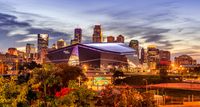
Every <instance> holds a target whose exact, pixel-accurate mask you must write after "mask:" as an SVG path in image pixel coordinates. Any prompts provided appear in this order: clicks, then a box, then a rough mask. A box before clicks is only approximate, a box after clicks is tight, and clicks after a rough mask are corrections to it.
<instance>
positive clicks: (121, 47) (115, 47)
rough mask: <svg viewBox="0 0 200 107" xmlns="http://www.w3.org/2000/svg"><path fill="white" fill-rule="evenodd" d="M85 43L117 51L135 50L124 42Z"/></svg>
mask: <svg viewBox="0 0 200 107" xmlns="http://www.w3.org/2000/svg"><path fill="white" fill-rule="evenodd" d="M83 45H86V46H89V47H92V48H96V49H100V50H104V51H110V52H117V53H132V52H135V50H134V49H133V48H130V47H128V46H127V45H125V44H123V43H90V44H83Z"/></svg>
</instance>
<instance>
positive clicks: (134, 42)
mask: <svg viewBox="0 0 200 107" xmlns="http://www.w3.org/2000/svg"><path fill="white" fill-rule="evenodd" d="M129 47H131V48H133V49H135V50H136V53H137V55H138V58H139V42H138V40H131V41H130V43H129Z"/></svg>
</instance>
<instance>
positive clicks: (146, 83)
mask: <svg viewBox="0 0 200 107" xmlns="http://www.w3.org/2000/svg"><path fill="white" fill-rule="evenodd" d="M143 80H144V81H145V88H146V92H147V85H148V82H147V79H143Z"/></svg>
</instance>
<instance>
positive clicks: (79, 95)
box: [56, 80, 95, 107]
mask: <svg viewBox="0 0 200 107" xmlns="http://www.w3.org/2000/svg"><path fill="white" fill-rule="evenodd" d="M68 87H69V89H72V91H70V92H68V93H67V94H66V95H64V96H61V97H58V98H57V99H56V106H61V105H62V106H63V105H64V106H75V107H90V102H92V100H93V98H94V96H95V92H94V91H93V90H90V89H88V88H87V86H86V85H84V84H82V85H81V86H80V87H79V86H78V83H77V82H76V81H74V80H72V81H70V82H69V86H68Z"/></svg>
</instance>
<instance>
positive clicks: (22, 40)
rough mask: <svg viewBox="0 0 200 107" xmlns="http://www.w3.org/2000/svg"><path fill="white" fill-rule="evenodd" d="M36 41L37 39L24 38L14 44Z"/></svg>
mask: <svg viewBox="0 0 200 107" xmlns="http://www.w3.org/2000/svg"><path fill="white" fill-rule="evenodd" d="M36 40H37V37H26V38H23V39H21V40H17V41H16V42H18V43H22V42H25V43H27V42H33V41H36Z"/></svg>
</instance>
